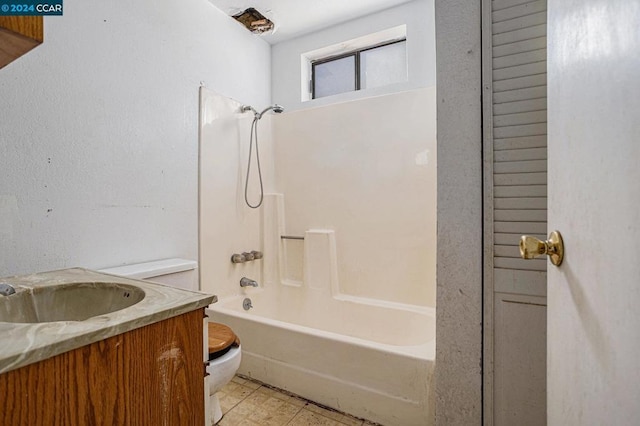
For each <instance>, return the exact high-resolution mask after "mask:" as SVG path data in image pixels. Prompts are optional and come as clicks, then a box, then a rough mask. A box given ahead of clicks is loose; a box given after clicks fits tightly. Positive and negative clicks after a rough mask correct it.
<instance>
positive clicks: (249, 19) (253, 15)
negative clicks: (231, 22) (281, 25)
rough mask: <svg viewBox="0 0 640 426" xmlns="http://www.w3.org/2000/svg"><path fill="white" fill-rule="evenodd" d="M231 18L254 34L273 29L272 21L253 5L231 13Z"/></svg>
mask: <svg viewBox="0 0 640 426" xmlns="http://www.w3.org/2000/svg"><path fill="white" fill-rule="evenodd" d="M233 18H234V19H235V20H236V21H238V22H240V23H241V24H242V25H244V26H245V27H247V29H248V30H249V31H251V32H252V33H254V34H264V33H267V32H270V31H272V30H273V22H271V20H269V19H268V18H267V17H265V16H264V15H263V14H262V13H260V12H258V11H257V10H255V9H254V8H253V7H250V8H249V9H247V10H245V11H244V12H241V13H238V14H237V15H233Z"/></svg>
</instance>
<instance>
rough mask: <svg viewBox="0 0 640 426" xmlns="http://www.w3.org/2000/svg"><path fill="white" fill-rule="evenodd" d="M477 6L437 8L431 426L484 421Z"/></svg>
mask: <svg viewBox="0 0 640 426" xmlns="http://www.w3.org/2000/svg"><path fill="white" fill-rule="evenodd" d="M480 4H481V3H480V1H473V2H469V1H465V0H437V1H436V43H437V45H436V50H437V52H438V55H437V82H438V83H437V84H438V259H437V280H438V285H437V306H438V309H437V319H436V322H437V327H436V342H437V344H436V424H440V425H447V426H454V425H465V426H469V425H479V424H480V423H481V421H482V376H481V373H482V370H481V359H482V327H481V324H482V134H481V130H482V126H481V118H482V115H481V112H482V106H481V80H480V66H481V62H480V58H481V50H480V49H481V45H480Z"/></svg>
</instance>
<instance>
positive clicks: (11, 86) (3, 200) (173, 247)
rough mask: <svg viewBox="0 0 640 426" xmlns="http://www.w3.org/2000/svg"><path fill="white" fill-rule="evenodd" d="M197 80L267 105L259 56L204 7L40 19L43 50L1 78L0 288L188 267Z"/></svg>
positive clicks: (142, 7) (79, 8) (106, 9)
mask: <svg viewBox="0 0 640 426" xmlns="http://www.w3.org/2000/svg"><path fill="white" fill-rule="evenodd" d="M256 69H258V70H260V72H256V71H255V70H256ZM201 82H203V83H204V84H205V85H206V86H207V87H211V88H214V89H215V90H217V91H219V92H220V93H222V94H224V95H227V96H231V97H233V98H236V99H238V100H241V101H242V102H247V103H252V104H256V105H260V106H261V105H266V104H268V103H269V101H270V97H271V96H270V88H269V85H270V47H269V45H268V44H266V43H265V42H264V41H263V40H261V39H259V38H258V37H256V36H254V35H252V34H250V33H249V32H248V31H246V30H245V29H244V28H242V27H241V26H240V25H238V24H237V23H236V22H234V21H233V20H231V19H230V18H229V17H227V16H226V15H224V14H223V13H222V12H220V11H219V10H218V9H216V8H214V7H213V6H212V5H211V4H210V3H209V2H208V1H207V0H180V1H177V0H173V1H166V2H162V5H161V7H159V6H158V3H157V2H153V1H151V0H140V1H136V2H122V1H109V2H105V1H99V0H68V1H66V2H65V15H64V16H63V17H47V18H45V42H44V44H43V45H42V46H40V47H38V48H36V49H35V50H34V51H32V52H30V53H28V54H27V55H26V56H24V57H23V58H21V59H19V60H18V61H16V62H14V63H12V64H10V65H9V66H7V67H6V68H3V69H2V70H0V117H1V119H0V170H1V172H0V173H1V174H0V276H6V275H10V274H19V273H27V272H32V271H42V270H49V269H54V268H63V267H69V266H85V267H90V268H101V267H108V266H114V265H119V264H124V263H131V262H138V261H146V260H151V259H156V258H164V257H173V256H180V257H187V258H192V259H196V258H197V254H198V244H197V232H198V229H197V205H198V201H197V196H198V181H197V171H198V87H199V85H200V84H201Z"/></svg>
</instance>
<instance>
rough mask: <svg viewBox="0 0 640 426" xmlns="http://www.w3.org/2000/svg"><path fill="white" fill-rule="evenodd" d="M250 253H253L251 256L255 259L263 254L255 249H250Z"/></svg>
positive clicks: (260, 257)
mask: <svg viewBox="0 0 640 426" xmlns="http://www.w3.org/2000/svg"><path fill="white" fill-rule="evenodd" d="M251 254H252V255H253V258H254V259H255V260H258V259H262V256H263V254H262V252H261V251H257V250H252V251H251Z"/></svg>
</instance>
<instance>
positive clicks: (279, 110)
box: [256, 104, 284, 120]
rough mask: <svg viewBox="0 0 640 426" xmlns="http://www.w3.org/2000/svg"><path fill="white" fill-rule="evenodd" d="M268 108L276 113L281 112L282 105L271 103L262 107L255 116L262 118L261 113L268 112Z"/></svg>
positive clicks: (282, 110) (282, 109)
mask: <svg viewBox="0 0 640 426" xmlns="http://www.w3.org/2000/svg"><path fill="white" fill-rule="evenodd" d="M270 110H273V112H275V113H276V114H281V113H282V112H284V108H283V107H282V106H280V105H278V104H273V105H271V106H268V107H266V108H265V109H263V110H262V112H261V113H259V114H257V115H256V117H258V120H259V119H260V118H262V115H263V114H264V113H265V112H268V111H270Z"/></svg>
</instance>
